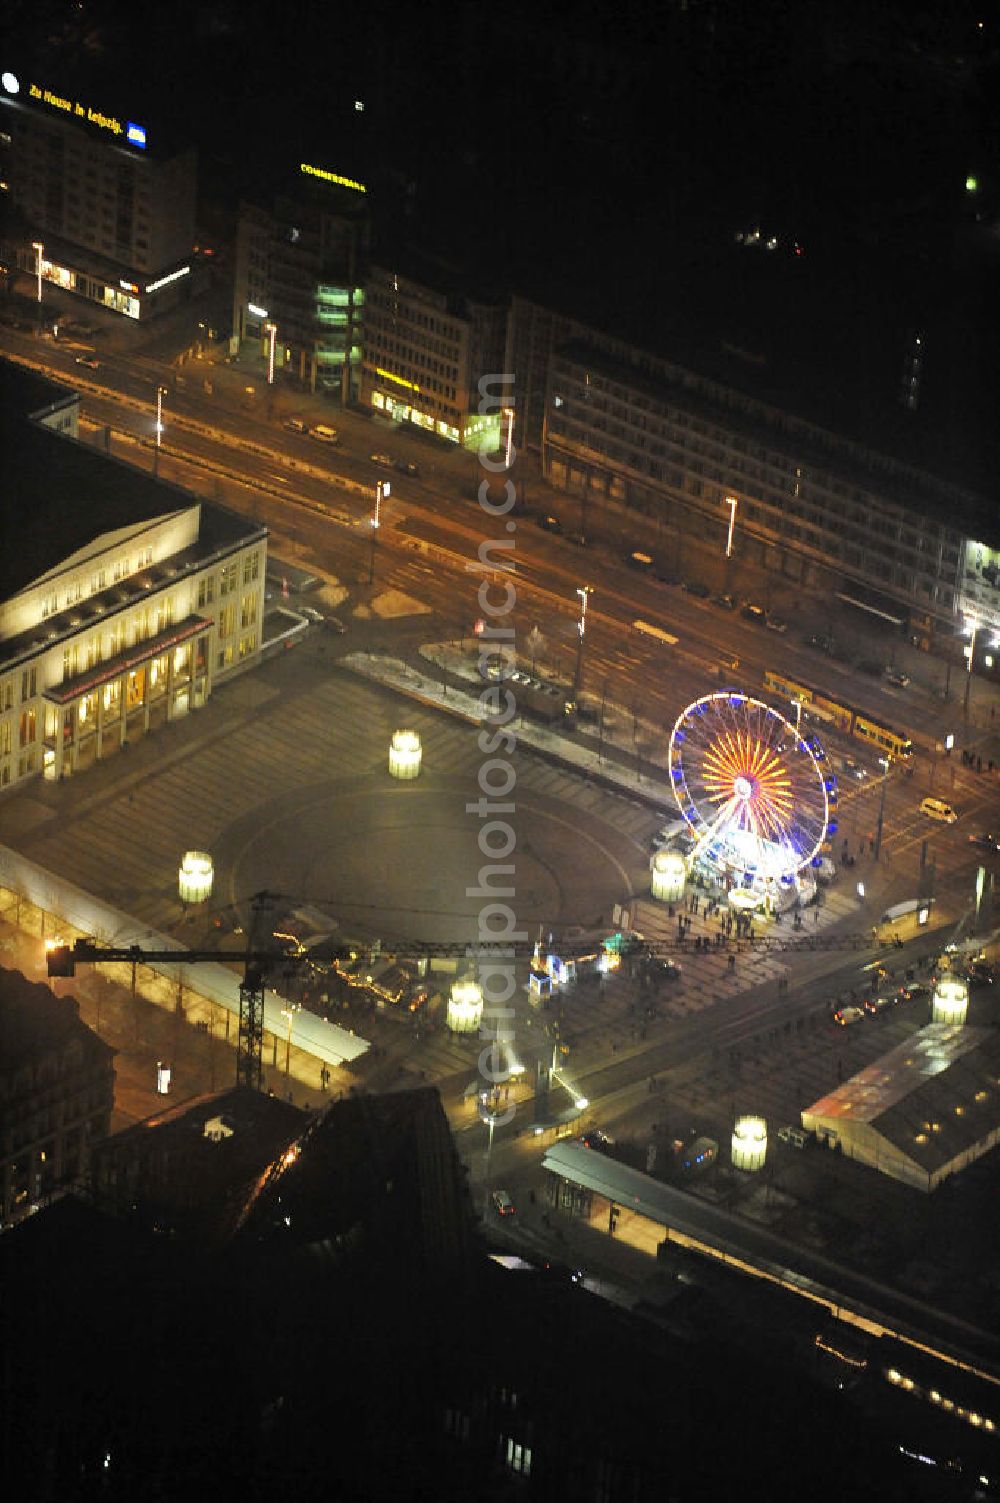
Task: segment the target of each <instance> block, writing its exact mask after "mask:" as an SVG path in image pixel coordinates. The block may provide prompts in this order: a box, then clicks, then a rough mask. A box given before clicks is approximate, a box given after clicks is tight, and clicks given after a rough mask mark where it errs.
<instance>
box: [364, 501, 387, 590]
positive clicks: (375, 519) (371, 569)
mask: <svg viewBox="0 0 1000 1503" xmlns="http://www.w3.org/2000/svg"><path fill="white" fill-rule="evenodd" d="M388 494H389V482H388V480H379V481H377V482H376V485H375V511H374V513H373V515H372V551H371V561H370V562H369V565H368V583H369V584H370V585H373V584H374V583H375V543H376V541H377V539H378V529H379V520H380V519H379V513H380V512H381V510H382V498H383V496H388Z"/></svg>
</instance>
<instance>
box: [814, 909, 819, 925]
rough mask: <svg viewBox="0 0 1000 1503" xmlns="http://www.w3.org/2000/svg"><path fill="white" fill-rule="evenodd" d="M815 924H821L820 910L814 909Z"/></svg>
mask: <svg viewBox="0 0 1000 1503" xmlns="http://www.w3.org/2000/svg"><path fill="white" fill-rule="evenodd" d="M813 923H814V924H818V923H819V909H818V908H814V909H813Z"/></svg>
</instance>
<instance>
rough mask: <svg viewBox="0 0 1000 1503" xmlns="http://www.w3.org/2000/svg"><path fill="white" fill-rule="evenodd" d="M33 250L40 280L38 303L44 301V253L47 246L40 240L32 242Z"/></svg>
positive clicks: (36, 272) (36, 271) (36, 270)
mask: <svg viewBox="0 0 1000 1503" xmlns="http://www.w3.org/2000/svg"><path fill="white" fill-rule="evenodd" d="M31 248H32V250H33V251H34V252H35V275H36V276H37V278H38V301H39V303H41V301H42V251H43V250H44V249H45V246H44V245H43V244H42V242H41V241H40V240H32V242H31Z"/></svg>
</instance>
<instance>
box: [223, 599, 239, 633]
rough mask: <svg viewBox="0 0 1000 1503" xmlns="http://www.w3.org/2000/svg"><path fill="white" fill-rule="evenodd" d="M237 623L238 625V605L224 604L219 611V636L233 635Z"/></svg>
mask: <svg viewBox="0 0 1000 1503" xmlns="http://www.w3.org/2000/svg"><path fill="white" fill-rule="evenodd" d="M235 625H236V607H235V605H224V606H223V607H222V610H221V611H220V612H219V636H220V637H229V636H232V633H233V628H234V626H235Z"/></svg>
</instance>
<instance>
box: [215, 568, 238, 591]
mask: <svg viewBox="0 0 1000 1503" xmlns="http://www.w3.org/2000/svg"><path fill="white" fill-rule="evenodd" d="M236 586H237V572H236V565H235V563H232V564H227V565H226V567H225V568H224V569H223V570H222V572H221V573H220V575H219V599H220V600H221V599H222V598H223V596H225V595H231V594H232V592H233V591H234V590H235V589H236Z"/></svg>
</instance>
